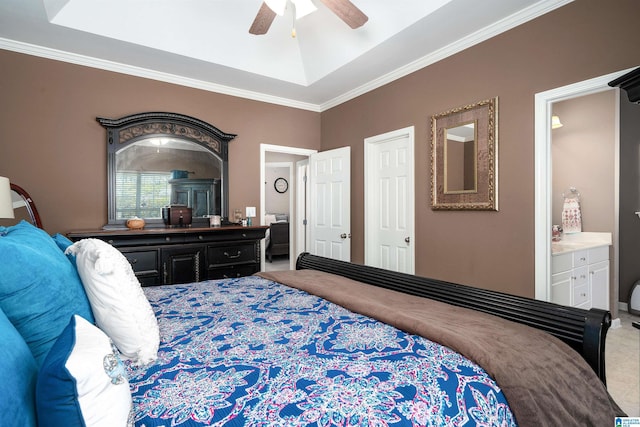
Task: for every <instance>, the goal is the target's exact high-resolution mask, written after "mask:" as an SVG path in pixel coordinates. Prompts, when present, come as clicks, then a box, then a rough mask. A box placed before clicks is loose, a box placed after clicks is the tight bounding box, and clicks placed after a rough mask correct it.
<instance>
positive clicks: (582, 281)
mask: <svg viewBox="0 0 640 427" xmlns="http://www.w3.org/2000/svg"><path fill="white" fill-rule="evenodd" d="M572 276H573V277H572V279H573V286H574V287H576V286H582V285H586V284H588V283H589V267H588V266H586V265H585V266H583V267H578V268H574V269H573V274H572Z"/></svg>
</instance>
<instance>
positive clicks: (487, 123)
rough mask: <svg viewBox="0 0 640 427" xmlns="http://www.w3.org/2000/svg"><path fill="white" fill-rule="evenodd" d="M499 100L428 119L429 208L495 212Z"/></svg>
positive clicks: (496, 205)
mask: <svg viewBox="0 0 640 427" xmlns="http://www.w3.org/2000/svg"><path fill="white" fill-rule="evenodd" d="M497 165H498V98H497V97H495V98H492V99H487V100H484V101H480V102H476V103H475V104H470V105H465V106H463V107H459V108H454V109H452V110H449V111H446V112H444V113H440V114H436V115H434V116H432V117H431V208H432V209H449V210H493V211H497V210H498V166H497Z"/></svg>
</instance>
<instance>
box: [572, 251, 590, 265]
mask: <svg viewBox="0 0 640 427" xmlns="http://www.w3.org/2000/svg"><path fill="white" fill-rule="evenodd" d="M588 253H589V251H587V250H581V251H575V252H574V253H573V266H574V267H581V266H583V265H587V264H588V263H589V256H588Z"/></svg>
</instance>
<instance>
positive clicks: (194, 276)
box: [160, 245, 205, 285]
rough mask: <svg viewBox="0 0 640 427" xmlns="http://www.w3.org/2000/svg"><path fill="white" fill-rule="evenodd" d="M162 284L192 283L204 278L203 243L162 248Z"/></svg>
mask: <svg viewBox="0 0 640 427" xmlns="http://www.w3.org/2000/svg"><path fill="white" fill-rule="evenodd" d="M160 253H161V264H162V284H164V285H174V284H177V283H191V282H199V281H200V280H203V278H204V277H203V276H202V274H201V268H202V265H203V262H204V253H205V247H204V246H203V245H184V246H179V247H175V248H172V247H165V248H162V249H161V252H160Z"/></svg>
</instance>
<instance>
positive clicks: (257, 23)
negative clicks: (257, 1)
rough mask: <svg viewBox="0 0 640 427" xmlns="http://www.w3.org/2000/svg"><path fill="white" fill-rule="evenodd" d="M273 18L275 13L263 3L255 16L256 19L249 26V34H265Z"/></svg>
mask: <svg viewBox="0 0 640 427" xmlns="http://www.w3.org/2000/svg"><path fill="white" fill-rule="evenodd" d="M275 17H276V13H275V12H274V11H273V10H271V8H270V7H269V6H267V4H266V3H264V2H263V3H262V6H260V10H259V11H258V14H257V15H256V19H254V20H253V24H251V28H249V32H250V33H251V34H255V35H257V36H259V35H262V34H267V31H269V27H271V23H272V22H273V19H274V18H275Z"/></svg>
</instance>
